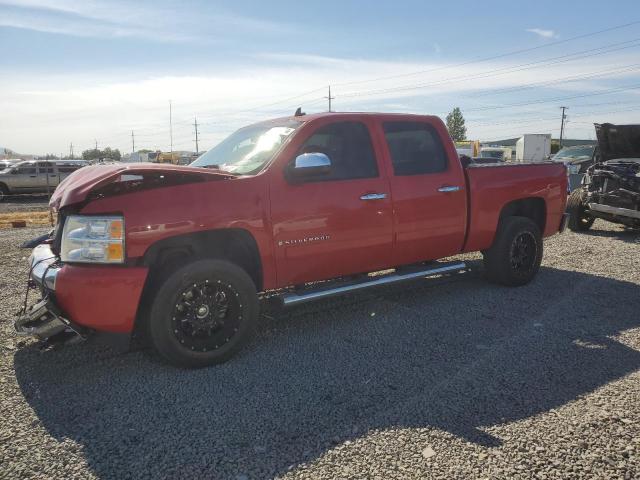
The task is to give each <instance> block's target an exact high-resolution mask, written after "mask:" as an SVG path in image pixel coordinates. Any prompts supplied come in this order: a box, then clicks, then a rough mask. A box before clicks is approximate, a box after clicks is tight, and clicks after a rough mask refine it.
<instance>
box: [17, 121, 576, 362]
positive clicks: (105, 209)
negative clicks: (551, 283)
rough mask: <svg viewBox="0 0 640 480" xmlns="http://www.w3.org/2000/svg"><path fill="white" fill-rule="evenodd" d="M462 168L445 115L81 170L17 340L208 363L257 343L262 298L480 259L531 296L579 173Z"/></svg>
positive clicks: (297, 125)
mask: <svg viewBox="0 0 640 480" xmlns="http://www.w3.org/2000/svg"><path fill="white" fill-rule="evenodd" d="M464 163H465V162H462V161H461V160H460V159H459V157H458V155H457V154H456V150H455V148H454V144H453V142H452V141H451V139H450V137H449V135H448V134H447V130H446V128H445V126H444V124H443V123H442V121H441V120H440V119H439V118H437V117H433V116H418V115H405V114H365V113H363V114H360V113H325V114H317V115H297V116H294V117H288V118H281V119H276V120H270V121H266V122H261V123H257V124H254V125H250V126H248V127H245V128H242V129H240V130H238V131H237V132H235V133H234V134H232V135H231V136H230V137H228V138H227V139H226V140H224V141H223V142H222V143H220V144H219V145H218V146H216V147H215V148H213V149H211V150H209V151H208V152H207V153H205V154H204V155H202V156H201V157H200V158H198V159H197V160H196V161H195V162H194V163H192V164H191V165H189V166H171V165H169V166H167V165H158V164H128V165H127V164H117V165H103V166H91V167H85V168H82V169H80V170H78V171H77V172H75V173H73V174H72V175H70V176H69V177H68V178H67V179H66V180H64V181H63V182H62V183H61V184H60V186H59V187H58V188H57V189H56V191H55V193H54V195H53V197H52V199H51V207H52V208H53V209H54V210H55V211H56V212H57V214H58V216H57V218H58V222H57V226H56V227H55V229H54V231H53V232H52V233H51V234H50V235H49V236H48V237H47V238H42V239H39V240H37V241H36V242H33V243H32V245H31V246H33V245H37V246H36V247H35V249H34V250H33V253H32V255H31V257H30V262H31V281H30V285H31V287H36V288H38V289H39V290H40V293H41V294H42V298H41V299H40V300H39V301H38V302H37V303H36V304H35V305H33V306H32V307H30V308H28V309H25V311H23V312H22V314H21V315H20V316H19V317H18V319H17V320H16V323H15V326H16V329H17V330H18V332H20V333H23V334H29V335H35V336H38V337H39V338H41V339H46V338H52V339H55V338H56V337H58V336H61V335H63V334H69V333H70V332H75V333H77V334H79V335H81V336H86V335H88V334H89V333H91V332H93V331H107V332H120V333H126V334H132V333H134V332H140V333H141V335H142V336H143V337H144V338H147V339H148V340H149V341H150V343H151V345H152V346H153V347H154V348H155V349H156V350H157V351H158V352H159V353H160V354H161V356H163V357H164V358H165V359H167V360H168V361H169V362H171V363H174V364H177V365H182V366H189V367H197V366H204V365H209V364H213V363H218V362H222V361H225V360H227V359H228V358H229V357H231V356H232V355H233V354H234V353H235V352H237V351H238V350H239V349H240V348H241V347H242V345H243V344H244V343H245V342H246V341H247V339H248V337H249V335H250V332H251V330H252V329H253V327H254V326H255V324H256V322H257V321H258V317H259V299H260V298H264V297H276V298H279V299H280V300H281V301H282V303H284V304H285V305H292V304H296V303H300V302H304V301H309V300H313V299H317V298H322V297H325V296H329V295H336V294H341V293H346V292H350V291H353V290H355V289H359V288H365V287H369V286H374V285H382V284H386V283H392V282H397V281H402V280H407V279H411V278H418V277H426V276H429V275H436V274H443V273H446V272H455V271H460V270H462V269H464V268H465V265H464V263H461V262H433V260H436V259H441V258H444V257H448V256H452V255H455V254H459V253H462V252H472V251H481V252H482V253H483V255H484V265H485V271H486V276H487V277H488V279H489V280H490V281H493V282H496V283H500V284H504V285H523V284H526V283H527V282H529V281H530V280H531V279H532V278H533V277H534V275H535V274H536V273H537V271H538V268H539V266H540V262H541V259H542V248H543V247H542V237H546V236H550V235H553V234H555V233H557V232H558V231H561V230H563V229H564V225H565V224H566V221H567V218H566V215H565V213H564V211H565V203H566V191H567V174H566V169H565V167H564V166H563V165H562V164H557V163H556V164H554V163H544V164H504V163H503V164H500V165H465V164H464ZM374 272H378V273H376V274H375V275H374V274H372V273H374ZM379 272H383V273H379Z"/></svg>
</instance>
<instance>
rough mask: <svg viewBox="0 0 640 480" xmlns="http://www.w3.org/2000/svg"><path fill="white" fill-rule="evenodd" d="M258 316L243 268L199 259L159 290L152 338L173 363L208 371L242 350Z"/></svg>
mask: <svg viewBox="0 0 640 480" xmlns="http://www.w3.org/2000/svg"><path fill="white" fill-rule="evenodd" d="M257 318H258V297H257V294H256V289H255V286H254V284H253V281H252V280H251V278H250V277H249V275H248V274H247V273H246V272H245V271H244V270H242V269H241V268H239V267H237V266H236V265H234V264H232V263H229V262H226V261H222V260H209V259H205V260H198V261H195V262H193V263H190V264H188V265H186V266H184V267H182V268H180V269H178V270H176V271H174V272H173V273H172V274H170V275H169V277H168V278H167V279H166V280H165V281H164V283H163V284H162V286H161V287H160V289H159V290H158V292H157V294H156V296H155V299H154V301H153V304H152V307H151V314H150V318H149V334H150V338H151V343H152V344H153V346H154V347H155V349H156V350H157V351H158V353H160V355H161V356H162V357H164V358H165V359H166V360H168V361H169V362H170V363H172V364H174V365H177V366H182V367H190V368H194V367H204V366H207V365H213V364H216V363H222V362H225V361H226V360H228V359H229V358H231V357H232V356H233V355H234V354H235V353H236V352H238V351H239V350H240V349H241V348H242V347H243V346H244V345H245V344H246V342H247V340H248V339H249V337H250V335H251V333H252V331H253V328H254V327H255V324H256V321H257Z"/></svg>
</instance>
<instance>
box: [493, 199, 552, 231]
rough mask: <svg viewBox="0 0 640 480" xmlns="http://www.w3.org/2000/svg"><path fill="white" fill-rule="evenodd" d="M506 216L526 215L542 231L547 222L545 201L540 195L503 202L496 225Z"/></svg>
mask: <svg viewBox="0 0 640 480" xmlns="http://www.w3.org/2000/svg"><path fill="white" fill-rule="evenodd" d="M507 217H526V218H529V219H530V220H532V221H533V222H534V223H535V224H536V225H537V226H538V228H539V229H540V232H541V233H543V232H544V229H545V227H546V224H547V203H546V201H545V200H544V198H541V197H527V198H519V199H517V200H513V201H511V202H509V203H507V204H505V205H504V206H503V207H502V209H501V210H500V216H499V217H498V225H500V223H501V222H502V220H503V219H505V218H507Z"/></svg>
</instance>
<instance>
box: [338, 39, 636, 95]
mask: <svg viewBox="0 0 640 480" xmlns="http://www.w3.org/2000/svg"><path fill="white" fill-rule="evenodd" d="M631 42H640V38H636V39H634V40H631V41H626V42H620V43H617V44H613V45H609V46H605V47H598V48H593V49H588V50H584V51H581V52H576V53H572V54H567V55H560V56H558V57H551V58H548V59H543V60H538V61H535V62H528V63H523V64H520V65H516V66H510V67H502V68H497V69H491V70H486V71H484V72H480V73H474V74H465V75H458V76H454V77H448V78H444V79H441V80H436V81H433V82H429V83H418V84H410V85H403V86H399V87H387V88H382V89H377V90H365V91H362V92H352V93H345V94H343V95H341V96H340V97H341V98H352V97H363V96H371V95H380V94H386V93H394V92H402V91H409V90H419V89H422V88H427V87H434V86H438V85H443V84H446V85H449V84H451V83H456V82H464V81H467V80H477V79H483V78H490V77H494V76H498V75H507V74H510V73H516V72H521V71H523V70H530V69H533V68H539V67H542V66H549V65H556V64H558V63H566V62H571V61H574V60H581V59H584V58H589V57H595V56H598V55H604V54H607V53H611V52H614V51H618V50H624V49H627V48H633V47H637V46H640V43H635V44H633V45H627V46H624V47H619V48H614V49H611V48H610V49H609V50H605V51H601V52H597V53H589V52H596V51H597V50H604V49H606V48H609V47H612V46H618V45H622V44H625V45H626V44H629V43H631ZM583 54H584V55H583ZM570 57H575V58H570Z"/></svg>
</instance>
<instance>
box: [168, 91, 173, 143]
mask: <svg viewBox="0 0 640 480" xmlns="http://www.w3.org/2000/svg"><path fill="white" fill-rule="evenodd" d="M169 139H170V140H171V153H173V118H172V116H171V100H169Z"/></svg>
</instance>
